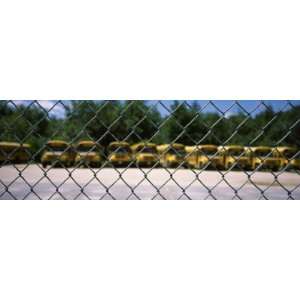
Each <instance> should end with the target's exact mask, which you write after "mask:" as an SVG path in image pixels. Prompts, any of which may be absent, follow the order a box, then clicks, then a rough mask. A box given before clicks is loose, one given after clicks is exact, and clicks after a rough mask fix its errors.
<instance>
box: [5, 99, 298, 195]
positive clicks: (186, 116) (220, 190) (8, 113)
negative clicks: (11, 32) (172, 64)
mask: <svg viewBox="0 0 300 300" xmlns="http://www.w3.org/2000/svg"><path fill="white" fill-rule="evenodd" d="M0 117H1V118H0V127H1V131H0V199H299V198H300V171H299V169H300V151H299V146H300V101H200V100H199V101H198V100H197V101H196V100H195V101H175V100H174V101H171V100H169V101H158V100H155V101H154V100H153V101H134V100H133V101H117V100H116V101H100V100H99V101H93V100H91V101H87V100H82V101H60V100H55V101H54V100H53V101H52V100H51V101H6V100H3V101H1V102H0Z"/></svg>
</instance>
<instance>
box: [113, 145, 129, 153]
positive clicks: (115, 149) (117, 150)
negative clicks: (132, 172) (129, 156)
mask: <svg viewBox="0 0 300 300" xmlns="http://www.w3.org/2000/svg"><path fill="white" fill-rule="evenodd" d="M110 151H111V152H114V153H120V154H122V153H123V154H126V153H130V152H131V150H130V147H129V146H128V147H124V146H121V147H117V146H115V147H111V148H110Z"/></svg>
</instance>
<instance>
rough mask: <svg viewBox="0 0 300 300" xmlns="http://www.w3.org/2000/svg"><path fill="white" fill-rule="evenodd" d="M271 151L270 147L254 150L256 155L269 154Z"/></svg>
mask: <svg viewBox="0 0 300 300" xmlns="http://www.w3.org/2000/svg"><path fill="white" fill-rule="evenodd" d="M270 152H271V150H269V149H260V150H256V151H255V152H254V155H255V156H266V155H269V154H270Z"/></svg>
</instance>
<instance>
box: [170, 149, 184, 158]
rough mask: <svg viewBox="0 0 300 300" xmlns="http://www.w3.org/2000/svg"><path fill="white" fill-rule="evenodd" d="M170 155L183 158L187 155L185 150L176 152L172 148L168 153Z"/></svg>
mask: <svg viewBox="0 0 300 300" xmlns="http://www.w3.org/2000/svg"><path fill="white" fill-rule="evenodd" d="M167 153H168V154H172V155H177V156H179V157H183V156H184V155H185V152H184V151H183V150H181V149H180V150H179V149H178V150H176V149H174V148H170V149H169V150H168V152H167Z"/></svg>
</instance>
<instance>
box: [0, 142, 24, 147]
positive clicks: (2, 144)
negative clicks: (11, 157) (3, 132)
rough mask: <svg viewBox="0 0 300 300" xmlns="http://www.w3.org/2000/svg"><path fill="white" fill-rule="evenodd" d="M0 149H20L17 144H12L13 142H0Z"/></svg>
mask: <svg viewBox="0 0 300 300" xmlns="http://www.w3.org/2000/svg"><path fill="white" fill-rule="evenodd" d="M0 147H5V148H18V147H20V144H19V143H14V142H0Z"/></svg>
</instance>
